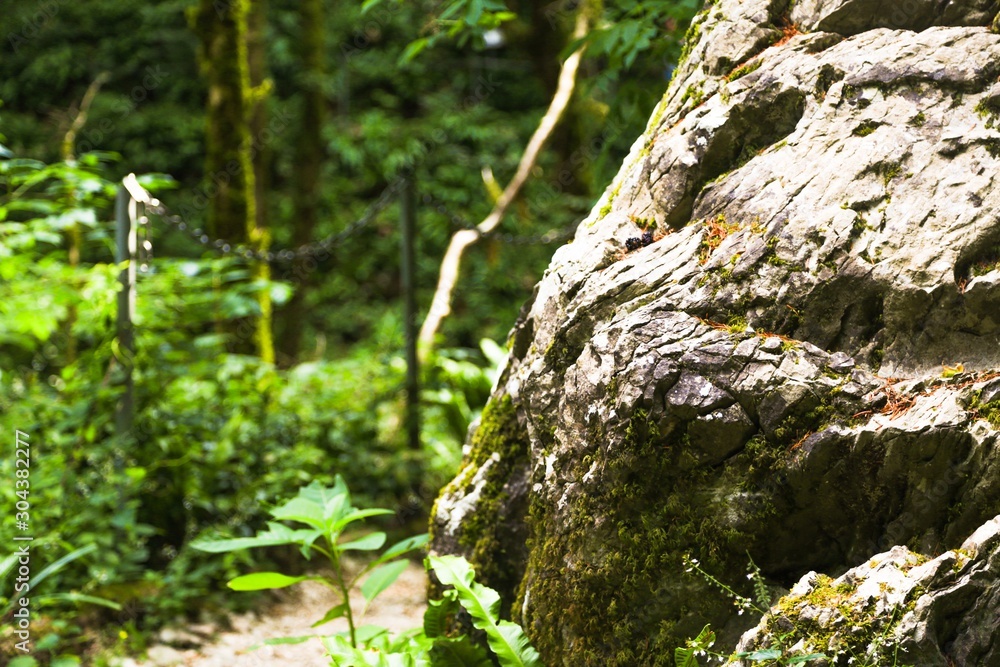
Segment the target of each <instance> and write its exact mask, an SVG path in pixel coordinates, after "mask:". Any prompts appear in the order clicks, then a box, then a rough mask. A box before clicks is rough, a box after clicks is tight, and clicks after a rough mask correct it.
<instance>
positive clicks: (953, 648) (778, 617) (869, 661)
mask: <svg viewBox="0 0 1000 667" xmlns="http://www.w3.org/2000/svg"><path fill="white" fill-rule="evenodd" d="M997 618H1000V516H998V517H996V518H995V519H993V520H992V521H989V522H988V523H986V524H984V525H983V526H982V527H981V528H980V529H979V530H977V531H976V532H975V533H974V534H973V535H972V536H971V537H970V538H969V539H967V540H966V541H965V542H963V543H962V546H961V547H960V548H958V549H954V550H951V551H946V552H944V553H943V554H941V555H940V556H938V557H937V558H934V559H930V560H929V559H927V557H925V556H922V555H920V554H916V553H913V552H912V551H910V550H909V549H907V548H906V547H903V546H898V547H893V548H892V550H891V551H889V552H887V553H882V554H878V555H877V556H874V557H872V558H871V559H869V560H868V561H867V562H866V563H864V564H863V565H859V566H858V567H855V568H852V569H851V570H849V571H848V572H846V573H845V574H843V575H841V576H840V577H838V578H837V579H831V578H830V577H827V576H824V575H820V574H817V573H815V572H810V573H808V574H806V575H805V576H804V577H802V579H801V580H799V583H798V584H796V585H795V586H794V587H793V588H792V590H791V592H790V593H789V594H788V595H786V596H785V597H784V598H782V599H781V600H780V601H779V602H778V604H777V605H775V607H774V608H773V609H772V610H771V611H770V612H769V613H768V614H767V615H766V616H765V617H764V619H763V620H762V621H761V622H760V624H759V625H758V626H757V627H756V628H754V629H753V630H750V631H749V632H747V633H746V635H744V636H743V638H742V639H741V640H740V644H739V646H738V647H737V648H738V649H739V650H740V651H741V652H746V653H752V652H755V651H761V650H767V649H771V650H779V651H782V653H783V654H784V657H792V656H793V655H795V654H796V653H797V654H798V655H808V654H811V653H823V654H824V655H826V656H827V657H828V658H831V659H832V661H833V662H835V663H836V664H841V663H844V664H848V660H850V659H851V658H854V661H853V662H856V663H858V664H866V665H900V664H907V665H920V667H950V666H951V665H977V666H978V665H1000V625H998V624H997V623H996V622H995V619H997ZM989 619H994V622H992V623H991V622H989ZM970 621H971V622H970ZM728 664H739V665H745V666H746V667H750V665H753V664H754V663H753V662H751V661H749V660H742V661H741V660H739V659H733V660H730V662H729V663H728ZM826 664H829V663H826Z"/></svg>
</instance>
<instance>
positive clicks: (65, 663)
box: [49, 655, 80, 667]
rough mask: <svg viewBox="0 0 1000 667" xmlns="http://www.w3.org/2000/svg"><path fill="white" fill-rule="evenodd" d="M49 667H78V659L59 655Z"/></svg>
mask: <svg viewBox="0 0 1000 667" xmlns="http://www.w3.org/2000/svg"><path fill="white" fill-rule="evenodd" d="M49 667H80V658H78V657H76V656H75V655H61V656H59V657H57V658H53V659H52V662H51V663H49Z"/></svg>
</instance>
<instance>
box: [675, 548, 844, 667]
mask: <svg viewBox="0 0 1000 667" xmlns="http://www.w3.org/2000/svg"><path fill="white" fill-rule="evenodd" d="M748 557H749V554H748ZM749 561H750V564H749V567H748V568H747V570H748V574H747V578H748V579H749V580H750V581H751V582H752V583H753V593H754V597H753V599H751V598H749V597H747V596H745V595H741V594H740V593H738V592H737V591H736V590H734V589H733V588H732V587H731V586H729V585H728V584H726V583H723V582H721V581H719V580H718V579H717V578H715V577H714V576H712V575H711V574H709V573H708V572H706V571H705V570H704V569H703V568H702V567H701V563H699V562H698V559H696V558H691V557H689V556H685V557H684V565H685V571H687V572H696V573H698V575H700V576H701V577H702V578H703V579H704V580H705V581H707V582H708V583H709V584H711V585H712V586H713V587H715V588H718V589H719V590H720V591H722V592H723V593H724V594H726V595H727V596H728V597H729V598H730V599H731V600H732V601H733V603H734V604H735V605H736V607H737V608H738V609H739V613H740V614H743V613H744V612H747V611H749V612H753V613H756V614H758V615H759V616H761V617H765V618H767V617H769V616H770V614H771V605H772V604H773V602H774V599H773V596H772V595H771V592H770V591H769V590H768V588H767V584H766V582H765V581H764V577H763V575H761V572H760V568H759V567H757V565H756V563H754V562H753V559H752V558H751V559H749ZM799 638H800V632H799V631H798V629H795V630H793V631H792V632H789V633H785V634H783V635H780V636H778V637H777V640H778V641H777V643H775V644H774V645H772V646H770V647H769V648H766V649H759V650H756V651H743V652H740V653H735V654H733V655H732V656H725V655H723V654H721V653H717V652H714V651H712V646H713V645H714V644H715V633H714V632H713V631H712V628H711V626H710V625H706V626H705V627H704V628H703V629H702V631H701V632H700V633H699V634H698V636H697V637H695V638H694V639H688V640H687V641H685V642H684V646H683V647H679V648H677V649H676V650H675V652H674V660H675V661H676V663H677V665H679V666H681V667H698V665H700V664H701V663H700V662H699V661H698V658H699V657H710V658H716V659H718V661H719V662H726V663H727V664H729V662H731V661H732V660H733V659H735V658H739V659H742V660H748V661H750V662H753V663H758V662H759V663H765V664H771V665H799V664H805V663H807V662H810V661H812V660H824V659H829V658H828V656H827V655H826V654H824V653H812V652H810V653H801V652H798V653H797V652H796V651H795V650H794V649H792V648H790V647H791V646H792V645H793V644H795V642H796V641H797V640H798V639H799Z"/></svg>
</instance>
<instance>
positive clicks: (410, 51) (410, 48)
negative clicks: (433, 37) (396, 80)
mask: <svg viewBox="0 0 1000 667" xmlns="http://www.w3.org/2000/svg"><path fill="white" fill-rule="evenodd" d="M430 43H431V42H430V40H429V39H428V38H426V37H421V38H420V39H415V40H413V41H412V42H410V43H409V44H407V45H406V48H405V49H404V50H403V55H401V56H400V57H399V62H400V63H401V64H406V63H408V62H410V61H411V60H413V59H414V58H416V57H417V56H419V55H420V53H421V52H422V51H423V50H424V49H426V48H427V47H428V46H429V45H430Z"/></svg>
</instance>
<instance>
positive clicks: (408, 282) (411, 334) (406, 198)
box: [400, 170, 420, 451]
mask: <svg viewBox="0 0 1000 667" xmlns="http://www.w3.org/2000/svg"><path fill="white" fill-rule="evenodd" d="M402 178H403V187H402V190H401V192H400V223H401V227H402V232H403V233H402V262H401V266H402V282H403V332H404V335H405V336H406V434H407V442H408V443H409V445H410V449H412V450H414V451H419V450H420V380H419V377H420V374H419V366H418V363H419V362H418V360H417V290H416V280H415V278H414V273H415V269H416V251H415V247H414V246H415V245H416V226H417V225H416V217H417V208H416V206H417V205H416V190H415V187H414V182H413V172H412V171H411V170H407V171H406V172H404V173H403V176H402Z"/></svg>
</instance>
